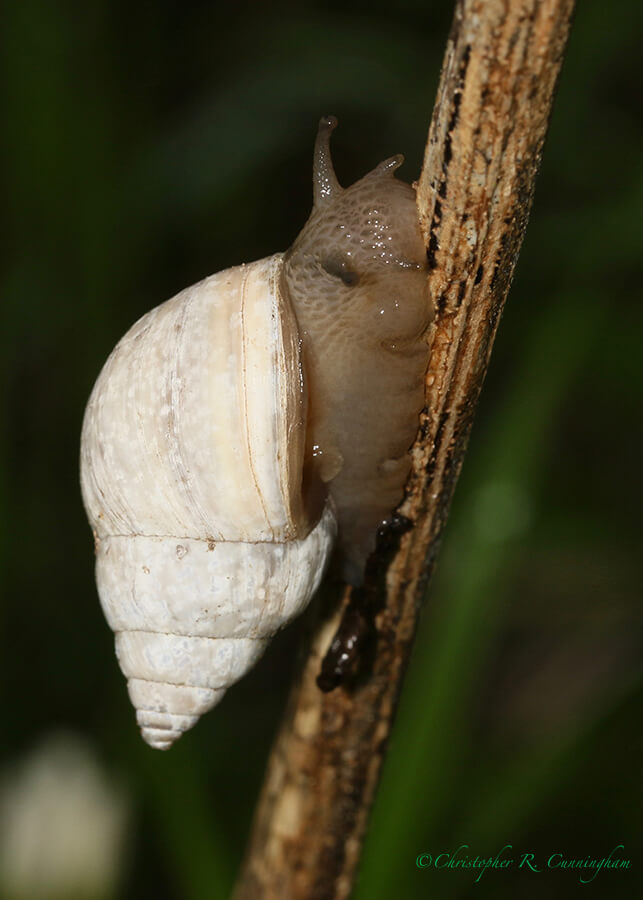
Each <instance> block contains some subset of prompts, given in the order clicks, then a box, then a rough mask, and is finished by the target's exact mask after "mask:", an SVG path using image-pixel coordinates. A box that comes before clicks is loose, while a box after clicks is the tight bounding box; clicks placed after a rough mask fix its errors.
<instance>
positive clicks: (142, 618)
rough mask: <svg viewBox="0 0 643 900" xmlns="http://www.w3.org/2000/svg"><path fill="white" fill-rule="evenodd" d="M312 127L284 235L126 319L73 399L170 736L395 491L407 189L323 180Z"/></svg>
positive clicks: (238, 668)
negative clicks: (295, 206)
mask: <svg viewBox="0 0 643 900" xmlns="http://www.w3.org/2000/svg"><path fill="white" fill-rule="evenodd" d="M336 125H337V121H336V119H334V118H333V117H326V118H323V119H322V120H321V122H320V124H319V129H318V133H317V139H316V143H315V151H314V170H313V188H314V191H313V193H314V203H313V209H312V213H311V215H310V217H309V219H308V221H307V222H306V224H305V226H304V228H303V229H302V231H301V233H300V234H299V236H298V237H297V238H296V240H295V241H294V243H293V245H292V246H291V247H290V249H289V250H287V251H286V252H285V253H277V254H275V255H273V256H269V257H267V258H265V259H262V260H259V261H257V262H253V263H249V264H244V265H240V266H236V267H234V268H231V269H226V270H225V271H222V272H219V273H218V274H216V275H212V276H210V277H209V278H206V279H205V280H203V281H201V282H200V283H198V284H196V285H194V286H192V287H190V288H187V289H186V290H184V291H182V292H181V293H179V294H178V295H176V296H175V297H173V298H172V299H171V300H168V301H167V302H165V303H163V304H161V305H160V306H158V307H156V308H155V309H153V310H151V311H150V312H148V313H147V314H146V315H144V316H143V317H142V318H141V319H140V320H139V321H138V322H137V323H136V324H135V325H134V326H133V327H132V328H131V329H130V330H129V331H128V332H127V334H126V335H125V336H124V337H123V338H122V340H121V341H120V342H119V343H118V344H117V346H116V348H115V349H114V351H113V352H112V354H111V356H110V357H109V358H108V360H107V362H106V363H105V366H104V367H103V369H102V371H101V373H100V375H99V377H98V379H97V381H96V384H95V386H94V389H93V391H92V394H91V396H90V399H89V402H88V405H87V409H86V411H85V417H84V422H83V429H82V439H81V485H82V493H83V500H84V504H85V509H86V512H87V516H88V518H89V522H90V525H91V527H92V529H93V532H94V538H95V550H96V581H97V586H98V593H99V596H100V600H101V605H102V607H103V611H104V613H105V616H106V618H107V621H108V623H109V625H110V626H111V628H112V629H113V631H114V632H115V640H116V655H117V657H118V661H119V664H120V667H121V669H122V671H123V673H124V675H125V676H126V678H127V679H128V690H129V695H130V699H131V701H132V703H133V705H134V707H135V708H136V710H137V713H136V715H137V721H138V724H139V726H140V728H141V731H142V736H143V738H144V739H145V740H146V741H147V743H148V744H150V745H151V746H152V747H156V748H159V749H167V748H168V747H170V746H171V744H172V743H173V742H174V741H175V740H176V739H177V738H178V737H180V735H181V734H182V733H183V732H185V731H186V730H187V729H189V728H190V727H192V726H193V725H194V723H195V722H196V721H197V719H198V718H199V716H200V715H202V714H203V713H204V712H205V711H206V710H208V709H210V708H211V707H212V706H214V705H215V704H216V703H217V702H218V701H219V700H220V699H221V697H222V696H223V694H224V692H225V691H226V689H227V688H228V687H229V686H230V685H231V684H233V683H234V682H235V681H237V680H238V679H239V678H240V677H241V676H242V675H243V674H244V673H245V672H246V671H247V670H248V669H249V668H250V667H251V666H252V665H253V664H254V663H255V662H256V660H257V659H258V658H259V657H260V656H261V654H262V652H263V650H264V649H265V647H266V645H267V643H268V641H269V640H270V638H271V637H272V636H273V635H274V634H275V632H276V631H278V630H279V629H280V628H281V627H282V626H284V625H285V624H286V623H287V622H289V621H290V620H291V619H292V618H293V617H295V616H296V615H298V614H299V613H300V612H301V611H302V610H303V609H304V608H305V606H306V605H307V604H308V602H309V601H310V599H311V597H312V595H313V593H314V592H315V590H316V588H317V587H318V585H319V582H320V580H321V577H322V574H323V571H324V569H325V567H326V564H327V562H328V560H329V557H330V555H331V551H332V549H333V545H334V543H335V539H337V541H336V543H337V551H338V554H339V558H340V560H341V566H342V572H343V576H344V578H345V579H346V581H348V582H349V583H351V584H354V585H359V584H360V583H361V580H362V578H363V572H364V567H365V561H366V559H367V557H368V556H369V554H370V553H371V551H372V550H373V548H374V545H375V533H376V529H377V526H378V525H379V524H380V523H381V522H382V520H384V519H385V518H386V516H387V515H388V514H390V513H391V512H392V511H393V510H394V508H395V507H396V505H397V504H398V503H399V502H400V500H401V499H402V494H403V487H404V483H405V481H406V478H407V475H408V473H409V470H410V456H409V454H408V449H409V447H410V446H411V444H412V443H413V440H414V438H415V434H416V431H417V427H418V415H419V412H420V410H421V408H422V405H423V402H424V391H423V378H424V374H425V370H426V367H427V363H428V347H427V343H426V340H425V332H426V329H427V326H428V324H429V322H430V320H431V318H432V315H433V309H432V304H431V301H430V299H429V295H428V288H427V262H426V251H425V247H424V243H423V240H422V236H421V234H420V228H419V224H418V215H417V209H416V204H415V191H414V189H413V188H412V187H411V186H410V185H408V184H406V183H404V182H402V181H400V180H398V179H397V178H395V177H394V173H395V170H396V169H397V168H398V167H399V166H400V165H401V163H402V161H403V157H402V156H394V157H392V158H390V159H387V160H385V161H384V162H382V163H380V165H378V166H377V167H376V168H375V169H374V170H373V171H371V172H369V173H368V174H367V175H365V176H364V177H363V178H361V179H360V180H359V181H357V182H356V183H355V184H353V185H352V186H351V187H349V188H346V189H343V188H342V187H340V185H339V183H338V181H337V178H336V176H335V173H334V170H333V165H332V162H331V156H330V135H331V133H332V131H333V129H334V128H335V126H336Z"/></svg>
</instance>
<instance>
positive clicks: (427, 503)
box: [234, 0, 574, 900]
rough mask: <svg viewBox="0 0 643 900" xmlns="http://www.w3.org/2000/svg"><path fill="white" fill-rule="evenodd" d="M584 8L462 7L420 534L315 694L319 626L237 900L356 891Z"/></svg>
mask: <svg viewBox="0 0 643 900" xmlns="http://www.w3.org/2000/svg"><path fill="white" fill-rule="evenodd" d="M573 6H574V2H573V0H458V2H457V3H456V8H455V15H454V20H453V25H452V29H451V33H450V35H449V38H448V42H447V47H446V53H445V58H444V63H443V67H442V73H441V79H440V86H439V89H438V95H437V101H436V105H435V110H434V113H433V118H432V121H431V126H430V130H429V137H428V142H427V147H426V154H425V158H424V164H423V168H422V173H421V176H420V180H419V183H418V187H417V200H418V209H419V213H420V221H421V226H422V230H423V233H424V236H425V239H426V245H427V254H428V259H429V266H430V290H431V294H432V296H433V298H434V301H435V305H436V310H437V316H436V321H435V323H434V325H433V326H432V333H431V335H430V337H431V339H432V345H431V346H432V350H431V362H430V366H429V371H428V373H427V379H426V410H425V411H424V413H423V415H422V420H421V427H420V433H419V436H418V440H417V442H416V444H415V446H414V448H413V472H412V475H411V478H410V481H409V483H408V486H407V495H406V498H405V500H404V503H403V504H402V506H401V507H400V511H401V513H402V514H403V515H404V516H407V517H408V518H409V519H411V520H412V522H413V523H414V527H413V528H412V530H410V531H409V532H408V533H406V534H404V535H402V536H401V538H400V539H399V547H398V549H397V553H396V554H395V555H394V558H393V560H392V562H391V563H390V565H388V570H387V571H384V573H383V575H382V577H381V589H382V591H383V592H385V593H383V602H382V608H381V609H380V611H379V612H378V614H377V618H376V625H377V647H376V653H375V656H374V660H373V665H372V669H371V671H370V672H369V674H368V677H367V678H365V679H362V680H361V681H360V682H359V683H357V684H354V685H353V686H352V687H351V688H350V689H347V688H346V687H340V688H338V689H337V690H335V691H333V692H331V693H329V694H324V693H322V692H321V691H320V690H319V688H318V687H317V685H316V683H315V679H316V676H317V675H318V673H319V670H320V663H321V659H322V657H323V656H324V654H325V652H326V650H327V648H328V644H329V642H330V639H331V637H332V635H333V634H334V632H335V630H336V629H337V626H338V623H339V621H340V619H341V615H342V610H343V608H345V605H346V602H347V598H346V597H344V599H343V601H342V602H339V603H337V604H336V605H335V606H336V608H335V610H334V611H333V612H331V613H329V612H328V611H327V612H326V613H325V614H323V615H322V614H321V613H320V612H318V613H317V615H316V617H314V619H313V621H312V635H311V645H310V651H309V653H308V656H307V658H306V661H305V664H304V665H303V667H302V669H301V672H300V673H299V677H298V679H297V682H296V684H295V686H294V688H293V691H292V695H291V698H290V701H289V704H288V708H287V710H286V713H285V716H284V720H283V723H282V725H281V729H280V732H279V734H278V737H277V740H276V743H275V746H274V748H273V751H272V754H271V757H270V760H269V763H268V769H267V774H266V779H265V782H264V786H263V789H262V792H261V795H260V798H259V803H258V806H257V810H256V814H255V821H254V825H253V830H252V835H251V839H250V843H249V847H248V851H247V856H246V860H245V863H244V866H243V869H242V871H241V874H240V878H239V881H238V884H237V887H236V891H235V893H234V898H235V900H331V898H332V900H344V898H348V897H349V895H350V892H351V888H352V885H353V882H354V878H355V873H356V870H357V865H358V861H359V856H360V851H361V846H362V842H363V837H364V832H365V828H366V824H367V819H368V815H369V812H370V809H371V805H372V801H373V797H374V794H375V790H376V787H377V783H378V779H379V775H380V770H381V765H382V760H383V757H384V753H385V750H386V745H387V740H388V736H389V733H390V731H391V727H392V723H393V717H394V712H395V708H396V705H397V700H398V696H399V692H400V688H401V684H402V679H403V676H404V673H405V670H406V667H407V663H408V660H409V655H410V652H411V646H412V642H413V637H414V634H415V630H416V624H417V618H418V613H419V609H420V604H421V600H422V597H423V594H424V592H425V589H426V586H427V583H428V579H429V576H430V573H431V570H432V568H433V563H434V560H435V557H436V554H437V550H438V544H439V540H440V536H441V533H442V529H443V527H444V523H445V521H446V518H447V513H448V509H449V505H450V502H451V497H452V495H453V490H454V487H455V482H456V479H457V477H458V474H459V471H460V468H461V466H462V460H463V457H464V452H465V448H466V444H467V439H468V436H469V431H470V428H471V423H472V419H473V415H474V412H475V408H476V405H477V401H478V396H479V393H480V389H481V386H482V382H483V379H484V375H485V372H486V369H487V364H488V361H489V355H490V352H491V347H492V343H493V339H494V336H495V333H496V327H497V324H498V320H499V318H500V313H501V311H502V308H503V305H504V302H505V298H506V296H507V292H508V290H509V285H510V283H511V279H512V275H513V271H514V267H515V264H516V260H517V257H518V251H519V249H520V246H521V243H522V239H523V235H524V232H525V227H526V224H527V218H528V215H529V210H530V207H531V202H532V198H533V193H534V184H535V179H536V173H537V171H538V166H539V163H540V159H541V154H542V149H543V143H544V139H545V134H546V131H547V124H548V120H549V115H550V111H551V105H552V100H553V95H554V89H555V86H556V81H557V78H558V74H559V71H560V67H561V63H562V59H563V53H564V49H565V44H566V41H567V36H568V32H569V26H570V20H571V15H572V11H573ZM321 608H322V607H321V604H320V605H318V610H320V609H321Z"/></svg>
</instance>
